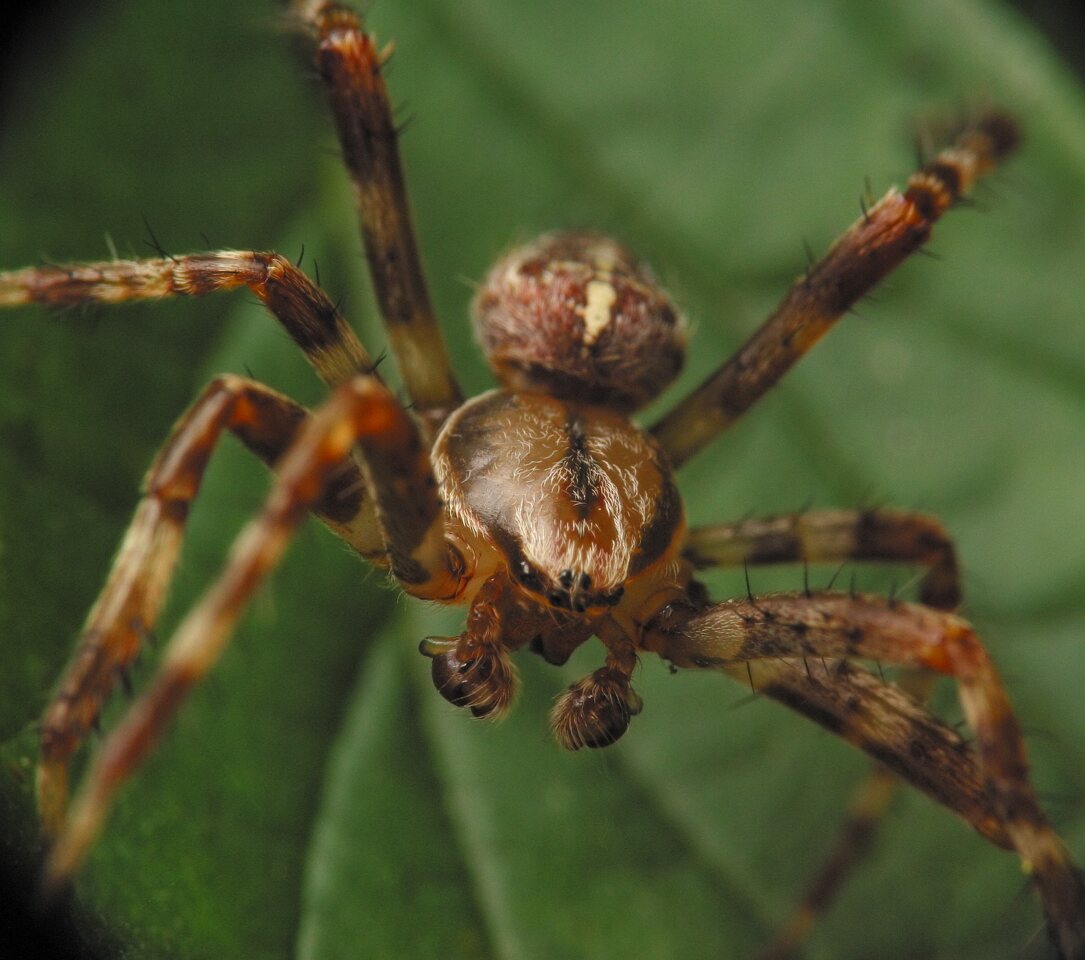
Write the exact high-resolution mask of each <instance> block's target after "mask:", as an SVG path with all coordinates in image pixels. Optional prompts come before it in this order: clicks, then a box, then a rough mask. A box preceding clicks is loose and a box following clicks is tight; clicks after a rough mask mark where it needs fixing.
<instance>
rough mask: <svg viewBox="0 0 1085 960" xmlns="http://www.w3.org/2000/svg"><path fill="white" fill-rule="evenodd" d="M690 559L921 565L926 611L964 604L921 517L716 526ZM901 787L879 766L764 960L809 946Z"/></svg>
mask: <svg viewBox="0 0 1085 960" xmlns="http://www.w3.org/2000/svg"><path fill="white" fill-rule="evenodd" d="M684 555H685V557H686V559H688V560H689V561H690V562H691V563H692V564H693V565H694V567H696V568H698V569H706V568H709V567H719V566H730V567H734V566H765V565H769V564H780V563H843V562H846V561H858V562H864V561H865V562H875V563H877V562H885V561H889V562H897V563H914V564H922V565H924V566H925V567H926V568H927V569H926V570H925V571H924V574H923V577H922V579H921V581H920V583H919V597H920V600H921V601H922V602H923V603H924V604H926V605H927V606H930V607H935V608H937V609H940V610H946V611H949V612H952V611H953V610H955V609H956V608H957V607H958V606H959V605H960V602H961V580H960V571H959V568H958V564H957V551H956V548H955V546H954V544H953V541H952V539H951V538H950V537H949V534H948V533H947V532H946V530H945V527H944V526H943V525H942V523H941V522H940V521H939V520H937V519H936V518H934V517H930V516H926V515H924V514H920V513H912V512H908V511H902V510H891V509H885V508H882V509H878V510H818V511H812V512H805V513H792V514H784V515H781V516H774V517H767V518H748V519H746V520H742V521H739V522H737V523H726V524H712V525H710V526H705V527H698V528H696V529H693V530H691V531H690V534H689V537H688V539H687V542H686V548H685V552H684ZM933 680H934V675H933V674H930V673H927V672H925V671H915V670H909V671H906V672H905V673H904V674H902V675H901V676H900V677H899V678H898V679H897V686H899V687H902V688H903V689H904V690H905V691H906V692H907V693H909V694H911V695H912V696H913V697H914V698H915V699H916V700H917V701H919V702H920V703H922V702H924V701H925V700H926V699H927V697H928V696H929V695H930V690H931V688H932V687H933ZM898 782H899V781H898V780H897V778H896V777H895V776H894V775H893V774H892V773H890V772H889V771H888V770H887V769H886V768H885V767H884V766H882V765H881V764H875V765H874V766H873V768H872V769H871V771H870V773H869V774H868V775H867V776H866V777H865V778H864V779H863V781H862V782H861V783H860V784H859V785H858V787H857V788H856V790H855V792H854V794H853V795H852V798H851V801H850V802H849V804H848V808H847V814H846V817H845V820H844V823H843V824H842V825H841V828H840V831H839V834H838V836H837V838H836V840H835V842H834V843H833V845H832V846H831V847H830V852H829V854H828V856H827V857H826V858H825V860H824V862H823V863H822V865H821V866H820V867H819V868H818V870H817V872H816V873H815V874H814V876H813V878H812V879H811V880H810V882H809V883H808V884H807V886H806V889H805V891H804V892H803V894H802V896H801V897H800V899H799V901H798V903H796V905H795V907H794V908H793V910H792V912H791V915H790V916H789V917H788V919H787V921H786V922H785V923H784V924H783V926H782V927H781V928H780V929H779V930H778V931H777V932H776V934H775V935H774V936H773V938H772V940H771V941H770V942H768V943H767V944H766V945H765V946H764V947H763V948H762V950H761V951H760V952H759V953H758V955H757V956H758V960H786V958H788V957H791V956H794V955H795V953H796V952H797V951H798V950H799V948H800V947H801V946H802V944H803V943H804V942H805V941H806V940H807V938H808V937H809V936H810V934H811V933H812V932H813V929H814V926H815V925H816V924H817V921H818V919H819V918H820V917H821V916H822V915H823V914H824V913H825V912H826V911H827V910H828V908H829V907H830V906H831V905H832V902H833V900H835V898H836V896H837V895H838V893H839V892H840V890H841V889H842V887H843V885H844V884H845V883H846V882H847V880H848V877H849V875H850V874H851V873H852V871H853V870H855V869H856V868H857V867H858V866H859V864H860V863H861V862H862V859H863V858H864V857H865V856H866V854H867V852H868V851H869V849H870V847H871V846H872V845H873V842H874V839H875V835H876V834H877V831H878V828H879V826H880V825H881V821H882V819H883V818H884V817H885V815H886V813H888V810H889V805H890V802H891V801H892V799H893V795H894V793H895V789H896V786H897V784H898Z"/></svg>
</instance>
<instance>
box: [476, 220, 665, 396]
mask: <svg viewBox="0 0 1085 960" xmlns="http://www.w3.org/2000/svg"><path fill="white" fill-rule="evenodd" d="M474 316H475V330H476V333H477V334H478V338H479V341H480V342H481V344H482V348H483V350H485V351H486V355H487V357H488V358H489V360H490V366H491V367H492V368H493V370H494V373H495V374H496V375H497V377H498V379H499V380H500V381H501V382H502V384H504V385H505V386H506V387H508V388H509V389H513V390H542V391H545V392H547V393H550V394H552V395H553V396H556V397H558V398H560V399H564V400H573V401H581V402H586V403H596V404H599V405H602V406H608V407H611V408H614V409H618V410H635V409H637V408H638V407H641V406H643V405H644V404H645V403H647V402H648V401H649V400H651V399H652V398H653V397H655V396H657V395H658V394H659V393H660V391H662V390H663V388H664V387H665V386H667V384H668V383H670V382H671V380H673V379H674V377H675V376H676V375H677V373H678V371H679V370H680V369H681V367H682V361H683V357H684V351H685V342H686V324H685V320H684V319H683V317H682V315H681V314H680V313H679V312H678V311H677V309H676V308H675V307H674V305H673V304H672V303H671V301H670V299H669V298H668V297H667V295H666V294H665V293H664V292H663V291H662V290H661V289H660V287H659V285H658V284H657V283H656V280H655V277H653V276H652V273H651V271H650V270H649V269H648V267H647V266H645V265H644V264H643V263H641V262H640V261H639V260H638V259H637V258H636V257H634V256H633V254H632V253H630V252H629V251H628V250H627V249H626V248H625V247H623V246H621V245H619V244H618V243H615V242H614V241H613V240H610V239H608V238H606V237H603V236H600V235H598V234H592V233H549V234H546V235H544V236H542V237H540V238H539V239H538V240H536V241H535V242H534V243H531V244H528V245H527V246H524V247H518V248H516V249H514V250H512V251H510V252H509V253H507V254H506V255H505V256H504V257H502V258H501V260H499V261H498V262H497V264H496V265H495V266H494V267H493V269H492V270H490V273H489V274H488V275H487V277H486V279H485V281H484V282H483V284H482V286H481V288H480V289H479V292H478V295H477V296H476V297H475V302H474Z"/></svg>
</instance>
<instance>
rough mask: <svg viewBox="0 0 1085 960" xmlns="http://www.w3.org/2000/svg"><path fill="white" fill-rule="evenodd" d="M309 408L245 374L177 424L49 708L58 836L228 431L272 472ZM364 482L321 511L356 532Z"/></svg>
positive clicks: (43, 784) (343, 472) (41, 798)
mask: <svg viewBox="0 0 1085 960" xmlns="http://www.w3.org/2000/svg"><path fill="white" fill-rule="evenodd" d="M307 416H308V414H307V413H306V411H305V410H304V409H303V408H302V407H300V406H299V405H298V404H296V403H295V402H294V401H292V400H290V399H289V398H287V397H284V396H282V395H281V394H278V393H276V392H275V391H273V390H271V389H269V388H268V387H265V386H262V385H261V384H259V383H255V382H254V381H251V380H245V379H243V378H241V377H235V376H223V377H219V378H216V379H215V380H213V381H212V382H211V383H210V384H209V385H208V386H207V387H206V389H205V390H204V391H203V393H202V394H201V395H200V396H199V397H198V398H197V400H196V401H195V402H194V403H193V404H192V406H191V407H190V408H189V409H188V411H187V412H186V413H185V415H184V416H183V417H182V418H181V419H180V420H179V421H178V422H177V424H176V426H175V427H174V429H173V432H172V433H171V434H170V437H169V439H168V440H167V441H166V442H165V444H163V446H162V449H161V450H160V451H159V453H158V456H157V457H156V458H155V461H154V463H153V464H152V465H151V468H150V470H149V471H148V472H147V476H146V478H145V480H144V485H143V488H144V494H143V499H142V500H141V502H140V504H139V507H138V508H137V509H136V513H135V516H134V517H133V519H132V522H131V524H130V525H129V528H128V532H127V533H126V535H125V538H124V541H123V543H122V544H121V547H120V550H119V551H118V553H117V557H116V559H115V560H114V563H113V568H112V570H111V572H110V574H109V577H108V579H107V580H106V584H105V586H104V587H103V589H102V592H101V594H100V595H99V598H98V600H97V602H96V603H95V605H94V607H93V608H92V609H91V611H90V614H89V615H88V617H87V621H86V624H85V626H84V628H83V632H82V635H81V638H80V641H79V646H78V648H77V649H76V652H75V655H74V656H73V658H72V660H71V662H70V664H69V665H68V668H67V670H66V672H65V674H64V676H63V678H62V680H61V682H60V686H59V688H58V690H57V693H56V695H55V696H54V698H53V700H52V702H51V703H50V704H49V706H48V708H47V709H46V711H45V716H44V717H43V720H42V731H41V762H40V766H39V768H38V785H37V787H38V805H39V809H40V811H41V816H42V822H43V824H44V827H45V829H46V831H47V833H49V834H50V835H54V834H55V833H56V832H57V831H58V830H59V828H60V825H61V823H62V822H63V818H64V810H65V806H66V804H67V796H68V788H67V780H68V776H67V769H68V762H69V760H70V758H71V756H72V754H73V753H74V752H75V751H76V750H77V749H78V748H79V746H80V744H82V742H83V741H84V740H85V739H86V736H87V734H88V732H89V731H90V729H91V728H92V727H93V726H94V724H95V723H96V721H97V719H98V715H99V713H100V712H101V708H102V704H103V702H104V701H105V700H106V699H107V698H108V696H109V695H110V693H111V692H112V690H113V688H114V686H115V684H116V681H117V678H118V677H119V676H121V675H122V674H123V673H124V671H125V670H126V669H127V668H128V666H129V665H130V664H131V663H132V661H133V660H134V659H135V658H136V656H137V655H138V654H139V651H140V647H141V645H142V642H143V639H144V637H145V636H146V635H147V634H148V633H149V632H151V631H153V629H154V626H155V623H156V621H157V619H158V614H159V611H160V609H161V606H162V603H163V601H164V600H165V597H166V593H167V590H168V587H169V583H170V580H171V579H172V576H173V570H174V566H175V563H176V560H177V555H178V551H179V550H180V547H181V541H182V538H183V536H184V527H185V521H186V519H187V516H188V512H189V508H190V507H191V505H192V501H193V500H194V499H195V497H196V494H197V492H198V490H199V486H200V482H201V480H202V478H203V473H204V469H205V467H206V465H207V462H208V459H209V458H210V456H211V453H212V451H213V449H214V447H215V445H216V444H217V443H218V440H219V438H220V437H221V435H222V431H223V430H227V431H229V432H230V433H233V434H234V435H235V436H236V437H238V438H239V439H240V440H241V441H242V443H244V444H245V446H246V447H248V448H249V449H250V450H252V451H253V452H254V453H255V454H256V455H257V456H258V457H260V459H262V460H263V461H264V462H265V463H266V464H268V465H269V466H271V465H273V464H274V463H275V462H276V461H277V460H278V459H279V457H280V456H281V455H282V454H283V453H284V452H285V451H286V449H287V448H288V447H289V446H290V444H291V443H292V442H293V440H294V437H295V435H296V434H297V432H298V430H299V429H300V427H301V425H302V423H303V422H304V421H305V419H306V418H307ZM363 485H364V481H363V479H362V475H361V471H360V470H359V469H358V466H357V465H356V464H355V463H354V461H352V460H350V459H349V458H347V459H345V460H343V461H342V462H341V463H340V464H339V465H338V467H337V469H336V471H335V474H334V476H333V477H332V478H331V482H329V484H328V485H327V486H326V487H325V489H324V490H323V491H322V493H321V497H320V499H319V501H318V502H317V503H316V504H314V510H315V511H316V512H317V513H318V515H320V516H321V517H322V519H324V520H325V522H327V523H328V524H329V526H331V527H332V529H333V530H337V532H342V531H349V525H350V522H351V520H352V519H353V518H354V517H355V516H356V515H357V513H358V509H359V505H360V503H361V495H362V487H363Z"/></svg>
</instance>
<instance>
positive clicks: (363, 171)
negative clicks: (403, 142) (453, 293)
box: [295, 0, 463, 438]
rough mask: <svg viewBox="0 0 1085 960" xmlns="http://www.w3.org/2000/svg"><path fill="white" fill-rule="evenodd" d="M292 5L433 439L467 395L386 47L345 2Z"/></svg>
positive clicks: (386, 308) (379, 291)
mask: <svg viewBox="0 0 1085 960" xmlns="http://www.w3.org/2000/svg"><path fill="white" fill-rule="evenodd" d="M295 9H296V12H297V15H298V17H299V19H300V20H301V21H302V23H303V24H304V25H305V26H307V27H308V28H309V30H310V32H311V33H312V34H313V35H314V36H315V38H316V40H317V51H316V62H317V68H318V70H319V71H320V75H321V77H322V78H323V80H324V85H325V87H326V90H327V94H328V100H329V102H330V104H331V110H332V116H333V118H334V121H335V127H336V132H337V134H338V136H339V143H340V145H341V147H342V151H343V160H344V163H345V164H346V167H347V172H348V173H349V175H350V178H351V181H352V182H353V184H354V191H355V196H356V198H357V202H358V215H359V219H360V221H361V232H362V239H363V241H364V243H365V252H366V258H367V260H368V262H369V272H370V275H371V276H372V278H373V287H374V291H375V293H376V297H377V306H378V308H379V310H380V314H381V317H382V318H383V320H384V323H385V326H386V328H387V330H388V338H389V342H390V344H391V347H392V352H393V353H394V354H395V356H396V360H397V363H398V366H399V370H400V373H401V374H402V376H403V381H404V385H405V387H406V389H407V393H408V394H409V395H410V398H411V401H412V404H413V407H414V409H415V410H416V411H417V412H418V414H419V416H420V417H421V418H422V420H423V422H424V424H425V426H426V430H427V432H428V433H429V434H430V435H431V437H430V438H432V435H433V434H435V433H436V430H437V428H438V427H439V426H440V424H441V423H442V422H443V420H444V419H445V417H447V416H448V414H449V413H451V412H452V411H453V410H454V409H456V407H458V406H460V404H461V403H462V402H463V395H462V393H461V391H460V388H459V386H458V385H457V383H456V379H455V376H454V374H453V372H452V365H451V362H450V361H449V357H448V350H447V348H446V346H445V342H444V338H443V337H442V336H441V332H440V329H439V328H438V326H437V321H436V318H435V316H434V313H433V307H432V305H431V303H430V297H429V291H428V289H427V287H426V281H425V277H424V274H423V271H422V261H421V257H420V255H419V252H418V245H417V243H416V241H415V237H414V229H413V227H412V226H411V217H410V211H409V207H408V201H407V188H406V184H405V181H404V177H403V167H402V164H401V163H400V158H399V145H398V139H399V131H398V130H397V128H396V125H395V121H394V120H393V117H392V108H391V104H390V103H389V100H388V90H387V88H386V87H385V83H384V77H383V75H382V73H381V70H382V67H383V65H384V63H385V62H386V61H387V59H388V57H389V56H390V55H391V49H390V48H386V49H385V50H384V51H379V52H378V50H377V49H376V46H375V44H374V41H373V38H372V37H370V36H368V35H367V34H366V33H365V31H364V29H363V28H362V24H361V22H360V20H359V19H358V15H357V14H356V13H355V12H354V11H353V10H350V9H349V8H347V7H344V6H341V5H339V4H336V3H328V2H321V0H317V2H312V0H303V2H297V3H295Z"/></svg>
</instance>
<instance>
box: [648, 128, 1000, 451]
mask: <svg viewBox="0 0 1085 960" xmlns="http://www.w3.org/2000/svg"><path fill="white" fill-rule="evenodd" d="M1017 141H1018V131H1017V127H1016V124H1014V122H1013V121H1012V120H1010V119H1009V118H1008V117H1005V116H1003V115H1000V114H988V115H987V116H984V117H981V118H980V119H979V121H978V122H976V123H975V124H973V125H972V126H970V127H969V128H968V129H967V130H966V131H964V132H963V133H962V134H961V136H960V137H958V138H957V141H956V142H955V143H954V144H953V146H952V147H950V148H948V149H946V150H943V151H942V152H941V153H939V154H938V155H937V156H936V157H935V158H934V160H932V161H931V162H930V163H928V164H927V165H926V166H924V167H923V168H922V169H921V170H919V171H917V172H916V173H914V174H912V176H911V177H910V178H909V179H908V183H907V185H906V187H905V189H904V192H903V193H900V192H899V191H897V190H896V189H893V190H890V191H889V192H888V193H887V194H886V195H885V196H884V197H883V198H882V199H881V200H880V201H879V202H878V203H877V204H875V205H874V206H873V207H871V208H870V209H869V210H866V211H865V212H864V213H863V216H862V217H861V218H860V219H859V220H858V221H856V223H855V224H853V225H852V227H851V228H850V229H849V230H848V231H847V232H846V233H844V234H843V235H842V236H841V237H840V238H839V239H838V240H837V241H836V243H834V244H833V246H832V247H831V248H830V249H829V251H828V253H826V254H825V256H824V257H823V258H822V259H821V260H820V261H818V262H817V263H816V264H814V265H813V266H812V267H810V269H809V270H807V272H806V274H805V275H804V276H802V277H800V278H799V279H798V280H797V281H795V283H794V285H793V286H792V287H791V290H790V291H789V292H788V294H787V296H786V297H785V298H784V300H783V302H782V303H781V304H780V305H779V306H778V307H777V308H776V312H775V313H774V314H773V315H772V316H771V317H769V319H768V320H767V321H766V322H765V323H764V324H763V325H762V326H761V327H760V328H759V329H758V330H757V331H756V332H755V333H754V334H753V335H752V336H751V337H750V338H749V340H747V341H746V343H745V344H744V345H743V346H742V347H741V348H740V349H739V351H738V353H736V354H735V355H734V356H733V357H732V358H731V359H729V360H728V361H727V362H726V363H724V364H723V366H721V367H720V368H719V369H718V370H717V371H716V372H715V373H714V374H712V375H711V376H710V377H709V378H708V379H707V380H706V381H705V382H704V383H702V384H701V385H700V386H699V387H698V388H697V389H696V390H695V391H694V392H693V393H692V394H690V395H689V396H688V397H686V399H685V400H683V401H682V402H680V403H679V404H678V405H677V406H675V407H674V409H672V410H671V411H670V412H669V413H668V414H667V415H666V416H665V417H663V419H662V420H660V421H659V423H657V424H656V425H655V426H654V427H653V428H652V433H653V434H654V435H655V437H656V439H657V440H659V442H660V443H661V444H662V446H663V449H664V450H665V451H666V453H667V455H668V457H669V458H670V460H671V462H672V463H673V464H674V466H676V467H678V466H680V465H681V464H683V463H685V462H686V461H687V460H688V459H689V458H690V457H692V456H693V455H694V454H695V453H697V452H698V451H699V450H701V449H702V448H703V447H705V446H706V445H707V444H708V443H710V442H711V441H712V440H713V439H715V437H717V436H718V435H719V434H721V433H722V432H723V431H724V430H726V429H727V428H728V427H729V426H730V425H731V424H732V423H734V422H735V421H736V420H738V419H739V418H740V417H741V416H742V415H743V414H744V413H745V412H746V411H747V410H748V409H749V408H750V407H751V406H752V405H753V404H754V403H755V402H756V401H757V400H759V399H760V398H761V396H762V395H763V394H764V393H765V392H766V391H767V390H769V389H770V388H771V387H772V386H773V385H775V384H776V382H777V381H779V380H780V378H781V377H783V375H784V374H785V373H787V371H788V370H790V369H791V367H792V366H793V365H794V364H795V362H796V361H797V360H798V359H799V358H800V357H801V356H802V355H803V354H804V353H806V351H808V350H809V349H810V348H811V347H813V346H814V344H815V343H817V342H818V340H820V339H821V338H822V337H823V336H824V335H825V334H826V333H828V331H829V329H830V328H831V327H832V326H833V324H834V323H836V321H837V320H839V319H840V317H842V316H843V315H844V314H845V313H847V311H848V310H850V309H851V308H852V307H854V306H855V304H856V303H858V301H859V300H861V299H862V298H863V297H864V296H866V295H867V294H868V293H869V292H870V291H871V289H872V288H873V287H874V286H876V285H877V284H878V283H879V282H881V280H882V279H883V278H884V277H885V276H886V275H887V274H889V273H890V272H891V271H892V270H894V269H896V267H898V266H899V265H900V264H901V263H903V262H904V260H906V259H907V258H908V257H909V256H910V255H911V254H913V253H915V251H916V250H918V249H919V248H920V247H921V246H923V244H924V243H926V241H927V239H928V237H929V236H930V233H931V229H932V227H933V226H934V223H935V222H936V221H937V220H938V219H939V218H940V217H941V216H942V214H944V213H945V212H946V211H947V210H948V209H949V208H950V207H951V206H953V204H954V203H955V202H957V201H958V200H959V199H960V197H961V196H963V195H964V194H965V193H967V192H968V190H969V189H970V188H971V186H972V184H973V183H974V182H975V181H976V179H977V178H978V177H979V176H981V175H982V174H985V173H987V172H988V171H990V170H991V169H992V168H993V167H994V166H995V165H996V164H997V163H998V162H1000V161H1001V160H1002V159H1003V158H1004V157H1005V156H1006V155H1007V154H1009V153H1010V152H1012V151H1013V149H1014V148H1015V147H1016V145H1017Z"/></svg>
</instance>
